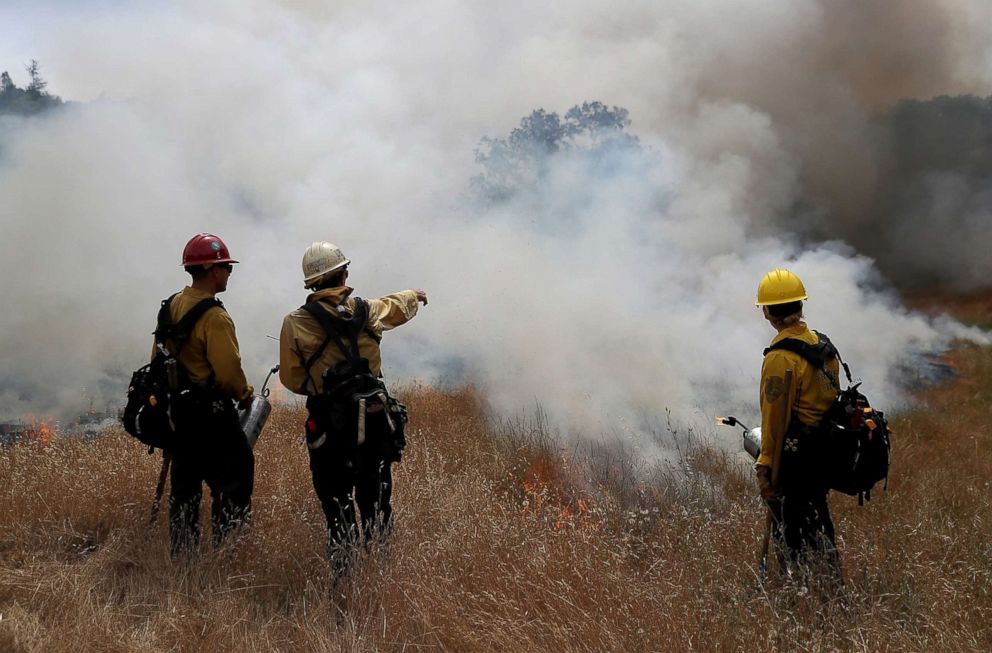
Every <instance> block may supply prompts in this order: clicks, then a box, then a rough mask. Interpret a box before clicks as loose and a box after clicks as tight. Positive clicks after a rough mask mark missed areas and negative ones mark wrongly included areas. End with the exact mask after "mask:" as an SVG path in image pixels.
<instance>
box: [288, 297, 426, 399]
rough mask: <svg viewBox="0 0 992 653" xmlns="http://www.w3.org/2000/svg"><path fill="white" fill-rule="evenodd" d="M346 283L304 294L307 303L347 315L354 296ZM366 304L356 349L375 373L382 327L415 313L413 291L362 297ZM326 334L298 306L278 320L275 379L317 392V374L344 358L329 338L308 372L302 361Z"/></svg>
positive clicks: (301, 391)
mask: <svg viewBox="0 0 992 653" xmlns="http://www.w3.org/2000/svg"><path fill="white" fill-rule="evenodd" d="M351 293H352V289H351V288H349V287H348V286H338V287H336V288H325V289H324V290H320V291H317V292H315V293H312V294H311V295H309V296H307V303H310V302H315V301H319V302H322V303H323V304H324V305H325V307H326V308H327V309H328V310H329V311H331V312H334V311H336V310H338V307H341V310H342V311H344V312H345V313H347V314H348V315H349V316H350V315H352V314H353V312H354V306H355V299H354V298H353V297H351V296H350V295H351ZM365 301H366V302H368V305H369V319H368V325H367V326H366V328H365V329H364V330H363V331H362V332H361V333H360V334H359V336H358V351H359V353H360V354H361V356H362V357H363V358H365V359H367V360H368V362H369V370H370V371H371V372H372V374H374V375H376V376H378V375H379V372H380V371H381V370H382V355H381V353H380V351H379V338H381V337H382V333H383V332H384V331H388V330H389V329H393V328H395V327H398V326H400V325H401V324H405V323H406V322H408V321H410V320H411V319H412V318H413V316H414V315H416V314H417V308H418V304H417V293H416V292H414V291H413V290H403V291H400V292H398V293H394V294H392V295H386V296H385V297H380V298H379V299H367V300H365ZM326 337H327V334H326V332H325V331H324V328H323V327H321V326H320V324H319V323H318V322H317V320H316V319H314V317H313V316H312V315H310V314H309V313H307V312H306V311H304V310H303V309H302V308H298V309H296V310H295V311H293V312H292V313H290V314H289V315H287V316H286V318H285V319H284V320H283V322H282V332H281V333H280V335H279V380H280V381H281V382H282V384H283V385H284V386H286V387H287V388H288V389H289V390H290V391H292V392H295V393H296V394H300V395H317V394H320V392H321V390H322V388H321V387H320V377H321V375H322V374H323V373H324V371H325V370H326V369H327V368H329V367H331V366H332V365H334V364H335V363H339V362H341V361H342V360H344V355H343V354H342V353H341V350H340V349H338V348H337V346H336V345H335V344H334V343H333V342H331V343H329V344H328V345H327V347H325V348H324V351H323V352H322V353H321V355H320V358H318V359H317V360H316V361H314V363H313V366H312V367H311V368H310V371H309V374H308V373H307V370H306V365H305V363H306V361H307V360H309V358H310V356H311V355H313V353H314V352H316V351H317V350H318V349H319V348H320V345H321V344H322V343H323V342H324V339H325V338H326Z"/></svg>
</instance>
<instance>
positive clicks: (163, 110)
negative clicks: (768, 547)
mask: <svg viewBox="0 0 992 653" xmlns="http://www.w3.org/2000/svg"><path fill="white" fill-rule="evenodd" d="M990 13H992V9H990V8H989V6H988V5H987V4H986V3H984V2H980V1H978V0H940V1H932V0H928V1H927V2H924V1H922V0H893V1H890V2H881V1H879V0H876V1H869V2H856V1H855V0H840V1H836V2H827V1H826V0H762V1H760V2H754V3H746V5H745V4H743V3H734V2H728V1H721V0H696V1H693V2H689V1H688V0H670V1H667V2H657V1H651V2H648V1H633V2H627V3H623V4H621V5H614V4H606V3H597V2H591V1H579V2H570V3H546V4H541V5H534V4H533V3H527V2H506V3H499V5H498V6H494V5H493V4H491V3H475V2H468V3H466V2H454V1H453V0H418V1H415V2H409V3H402V4H397V3H391V2H382V1H372V2H362V3H357V2H347V1H342V2H336V3H324V2H316V1H312V2H307V1H299V2H292V1H289V0H284V1H277V0H245V1H240V2H234V1H233V0H224V1H220V2H212V3H197V2H192V1H189V2H187V1H179V2H171V3H151V2H148V3H125V2H110V1H102V2H97V1H90V2H72V3H70V2H64V3H63V2H42V3H37V2H33V3H26V2H25V3H19V2H15V3H13V4H10V3H6V4H5V5H4V6H3V8H0V68H3V69H7V70H10V71H11V74H12V76H13V77H14V81H15V82H17V83H19V84H22V85H23V84H24V83H25V78H26V75H25V74H24V73H23V72H22V70H23V64H24V63H25V62H26V61H28V60H31V59H37V60H38V61H40V62H41V66H42V73H43V75H44V77H45V78H46V79H47V80H48V82H49V89H50V90H51V91H52V92H53V93H55V94H58V95H60V96H61V97H63V98H64V99H68V100H73V101H74V102H73V104H72V105H70V106H69V107H68V108H67V109H66V110H65V111H61V112H57V113H53V114H51V115H48V116H46V117H44V118H39V119H31V120H21V119H14V118H3V119H0V134H2V136H3V140H2V141H0V143H2V144H0V195H2V196H3V197H4V198H5V201H4V203H3V206H2V208H0V220H2V225H3V231H4V238H3V239H2V241H0V274H3V276H4V278H7V279H11V280H12V281H11V282H10V283H8V284H6V285H5V286H4V287H3V289H2V290H0V301H2V302H3V304H4V305H5V306H8V307H14V310H8V311H5V314H4V315H3V317H0V358H2V359H3V360H4V361H5V369H4V371H3V372H2V373H0V417H3V418H7V417H15V416H23V415H25V414H29V413H30V414H39V413H40V414H48V413H56V414H60V415H71V414H72V413H73V412H74V411H75V412H78V410H79V409H80V408H81V407H85V406H86V405H88V404H89V403H90V402H95V403H96V404H97V405H101V406H102V405H103V404H104V403H107V402H113V401H115V400H117V401H120V400H122V394H119V393H122V390H123V388H122V387H121V384H122V381H121V378H122V375H125V376H126V374H127V373H129V372H130V370H132V369H134V368H135V367H137V366H138V364H140V362H141V359H142V358H143V357H144V356H146V355H147V350H148V344H149V341H150V332H151V330H152V328H153V322H154V316H155V312H156V308H157V306H158V303H159V301H160V300H161V299H162V298H163V297H166V296H168V295H169V294H171V293H172V292H175V291H176V290H178V289H179V288H180V287H182V285H183V284H184V283H186V279H187V277H185V275H184V273H183V272H182V270H181V268H180V267H179V265H178V263H179V256H180V253H181V251H182V247H183V245H184V244H185V242H186V240H187V239H188V238H190V237H191V236H192V235H193V234H195V233H198V232H201V231H208V232H213V233H217V234H219V235H220V236H221V237H222V238H224V240H225V241H226V242H227V243H228V245H229V246H230V248H231V251H232V253H233V255H234V256H235V257H236V258H238V259H240V260H241V261H242V263H241V265H240V266H239V267H238V268H237V269H236V271H235V273H234V275H233V277H232V280H231V284H230V286H229V289H228V291H227V292H226V293H224V294H223V295H222V297H221V298H222V299H223V300H224V302H225V304H226V305H227V307H228V309H229V312H230V313H231V315H232V316H233V318H234V320H235V323H236V324H237V329H238V336H239V340H240V342H241V346H242V350H243V355H244V360H245V367H246V371H247V372H248V375H249V379H250V380H251V381H252V382H254V383H255V384H256V385H259V384H260V383H261V379H262V377H263V376H264V373H265V372H266V371H267V370H268V368H269V367H271V365H273V364H274V363H275V362H276V360H277V358H278V350H277V344H276V343H275V342H274V341H273V340H271V339H269V338H266V335H275V334H277V333H278V331H279V326H280V324H281V321H282V317H283V316H284V315H285V314H286V313H288V312H289V311H290V310H292V309H293V308H295V307H296V306H298V305H299V304H300V303H302V302H303V300H304V298H305V291H304V290H303V288H302V282H301V271H300V268H299V266H300V258H301V256H302V254H303V251H304V250H305V249H306V247H307V246H308V245H309V244H310V242H311V241H314V240H330V241H332V242H334V243H336V244H338V245H339V246H340V247H341V248H342V249H343V250H344V252H345V254H346V255H347V256H348V257H349V258H350V259H351V260H352V261H353V263H352V266H351V278H350V282H351V283H352V284H353V285H354V286H355V287H356V294H359V295H362V296H366V297H375V296H380V295H384V294H387V293H389V292H393V291H396V290H400V289H404V288H411V287H423V288H425V289H426V290H427V292H428V294H429V296H430V304H429V305H428V306H427V307H425V308H423V309H422V311H421V314H420V315H418V316H417V317H416V318H415V320H414V321H413V322H411V323H410V324H408V325H404V326H403V327H401V328H400V329H398V330H397V331H395V332H392V333H387V334H386V337H385V339H384V345H383V347H384V361H385V365H384V372H385V373H386V374H387V376H388V378H389V380H390V381H392V382H394V383H402V382H408V381H413V380H419V381H425V382H428V383H463V382H471V383H473V384H474V385H475V386H476V387H478V388H479V389H480V391H481V392H482V393H483V394H484V396H485V397H486V398H487V400H488V401H489V402H490V404H491V406H492V407H493V410H494V411H496V412H497V413H499V414H508V415H521V414H528V413H530V412H532V411H533V410H534V407H535V406H536V405H540V406H541V407H542V408H543V409H544V410H545V411H546V412H547V413H548V415H549V416H550V417H551V418H552V419H553V420H554V422H555V424H556V425H558V426H559V427H560V428H561V429H562V430H563V431H564V432H568V433H575V434H581V435H583V436H587V437H600V436H601V435H602V434H604V433H606V434H616V433H621V434H624V435H625V437H631V438H633V439H635V440H637V441H639V442H641V443H643V444H644V446H645V447H646V448H651V447H654V446H658V445H657V439H658V438H657V437H656V436H657V433H656V432H657V431H658V430H662V431H663V430H664V426H663V425H664V424H665V423H666V420H667V419H668V417H667V416H668V413H669V411H670V412H671V415H672V416H673V418H674V419H675V420H676V421H677V422H680V423H686V424H690V425H695V427H697V428H702V426H701V425H702V424H704V423H709V422H710V421H711V418H712V416H713V415H715V414H723V413H726V412H730V411H736V412H737V414H738V416H739V417H742V419H743V418H745V417H746V416H751V418H752V419H753V416H754V415H755V413H756V411H757V378H758V374H759V370H760V364H761V350H762V348H763V347H764V346H766V345H767V343H768V341H769V340H770V338H771V336H772V335H773V333H772V332H771V330H770V327H769V326H768V324H767V323H765V322H764V321H763V320H762V318H761V316H760V313H758V311H757V310H756V309H755V307H754V293H755V289H756V286H757V282H758V280H759V279H760V278H761V276H762V275H763V274H764V273H765V272H766V271H768V270H770V269H773V268H776V267H783V266H784V267H789V268H790V269H793V270H794V271H796V272H797V273H798V274H799V275H800V276H801V277H802V279H803V280H804V282H805V283H806V287H807V290H808V291H809V294H810V301H809V302H808V304H807V307H806V315H807V318H808V320H809V323H810V324H811V326H813V327H814V328H817V329H820V330H822V331H823V332H825V333H827V334H829V335H830V337H831V339H832V340H833V342H834V343H835V344H836V345H837V346H838V347H839V348H840V350H841V351H842V353H843V354H844V355H845V359H847V360H848V362H850V363H851V365H852V367H853V368H854V370H855V372H856V374H857V375H858V376H859V377H861V378H863V379H864V380H865V388H868V389H870V394H869V396H870V397H871V398H872V399H873V400H875V401H876V402H878V403H880V404H881V405H883V407H885V408H890V407H891V408H899V407H904V406H906V405H907V402H908V401H909V395H908V393H907V390H906V387H905V386H906V378H907V376H909V377H910V378H912V373H911V372H907V366H908V367H909V368H910V369H912V367H913V366H914V365H916V364H917V363H916V362H915V361H917V360H918V359H917V358H915V356H917V355H918V354H921V353H927V352H939V351H941V350H943V349H944V348H946V347H948V346H949V345H950V344H951V343H952V341H953V340H954V339H956V338H964V339H966V340H972V341H978V342H985V341H987V339H988V336H987V335H986V334H984V333H981V332H979V331H976V330H974V329H966V328H964V327H963V326H961V325H959V324H957V323H955V322H954V321H953V320H950V319H948V318H937V319H933V318H929V317H925V316H922V315H919V314H915V313H912V312H910V311H908V310H907V309H905V308H903V306H902V304H901V300H900V298H899V295H898V293H897V292H896V291H894V290H893V287H894V285H897V284H898V283H899V281H900V280H899V279H895V278H892V277H891V275H889V276H886V275H885V274H882V273H881V272H880V271H879V266H878V265H877V264H876V262H875V261H874V260H872V259H871V258H869V257H867V256H865V255H863V254H862V253H860V252H859V248H858V242H857V241H858V234H860V233H862V227H863V225H864V224H866V223H865V222H864V221H865V220H866V219H867V218H866V216H867V214H868V213H869V211H868V207H869V206H870V204H869V202H868V200H867V199H866V197H868V195H869V194H870V192H869V191H870V190H871V189H873V188H875V187H877V185H878V184H884V182H885V175H884V174H883V171H884V167H883V166H882V165H881V163H880V161H879V160H878V150H876V149H875V148H874V147H873V146H872V144H871V139H870V138H869V137H868V135H869V134H870V132H871V124H872V122H871V121H872V117H873V116H875V115H877V113H878V112H879V111H884V110H885V109H887V108H888V107H890V106H892V105H893V104H894V103H895V102H897V101H898V100H900V99H903V98H921V99H926V98H930V97H933V96H934V95H939V94H942V93H944V94H957V93H976V94H979V95H983V96H984V95H988V94H989V92H988V88H989V82H990V72H992V67H990V49H989V43H990V40H989V39H988V36H989V34H988V30H989V29H990V27H989V26H992V21H990V20H988V19H989V18H992V16H990V15H989V14H990ZM593 100H599V101H602V102H604V103H606V104H607V105H610V106H620V107H624V108H626V109H627V110H629V115H630V119H631V124H630V127H629V128H628V131H629V132H630V133H631V134H633V135H636V136H637V137H638V139H639V143H640V145H641V147H640V148H639V150H638V153H637V154H634V155H632V154H629V153H623V152H616V153H613V154H611V155H610V157H611V158H610V160H609V166H608V173H603V172H602V171H600V172H597V173H595V174H592V173H590V171H589V170H588V169H585V168H583V167H582V166H581V165H580V164H579V163H577V161H576V160H575V159H574V158H573V157H570V156H568V155H560V156H553V157H551V158H550V159H549V160H548V161H547V166H548V169H549V170H550V174H549V175H548V176H547V178H546V179H545V181H544V183H543V185H542V186H541V187H540V188H539V189H537V190H535V191H533V192H528V193H523V194H521V195H520V196H519V197H516V198H515V199H513V200H512V201H511V202H509V203H506V204H502V205H499V206H491V205H486V204H483V203H480V202H478V201H475V200H474V199H473V198H472V195H471V184H470V180H471V178H472V177H473V176H475V175H477V174H479V173H480V172H481V170H480V167H479V165H478V164H477V163H476V162H475V158H474V152H475V148H476V147H477V146H478V145H479V143H480V139H482V138H483V137H491V138H505V137H506V136H507V135H508V134H509V132H510V130H511V129H513V128H514V127H515V126H517V125H518V124H519V122H520V120H521V118H523V117H524V116H527V115H528V114H529V113H530V112H531V111H533V110H535V109H538V108H544V109H545V110H547V111H555V112H558V113H564V112H565V111H567V110H568V109H569V108H570V107H572V106H574V105H577V104H581V103H582V102H584V101H593ZM980 209H981V210H980V211H979V212H978V215H979V217H980V216H983V215H985V213H984V211H985V209H984V207H980ZM897 218H898V216H897ZM897 218H896V219H897ZM907 224H909V223H907ZM983 224H984V223H983V222H981V221H979V222H977V223H975V224H974V225H970V224H952V225H951V226H950V227H945V228H943V229H942V230H940V231H939V232H935V233H932V232H929V231H927V226H926V225H925V224H922V225H918V224H916V223H913V224H912V225H911V228H910V227H905V225H903V226H904V227H905V228H903V231H904V232H905V231H909V237H908V238H909V239H910V240H914V241H919V242H921V243H928V242H929V243H933V244H934V246H944V245H941V243H945V244H946V245H947V246H948V247H950V246H951V244H952V243H954V242H960V241H962V240H965V241H968V242H972V243H974V244H975V251H988V249H987V247H984V243H986V242H987V240H983V239H987V238H988V236H987V232H989V230H987V229H984V228H983V226H982V225H983ZM895 226H896V227H898V226H900V225H898V224H897V225H895ZM893 251H894V252H895V250H894V249H893ZM907 251H909V250H907ZM899 255H900V254H899V253H898V252H895V253H894V254H893V257H894V258H893V259H892V260H893V261H894V262H896V263H897V262H898V260H899V259H898V256H899ZM987 266H988V263H987V262H985V261H984V258H983V257H981V256H979V255H977V254H976V255H975V258H974V261H973V264H972V265H970V266H965V267H962V272H961V273H960V278H959V279H958V282H959V283H960V284H961V285H962V287H964V286H967V287H971V288H974V287H982V285H983V284H984V278H985V276H984V274H985V271H986V268H987ZM894 267H895V268H898V265H895V266H894ZM886 269H893V266H890V267H887V268H886ZM125 381H126V379H125ZM713 437H716V438H722V437H724V436H723V435H720V434H713ZM726 437H728V438H729V437H730V436H729V435H727V436H726Z"/></svg>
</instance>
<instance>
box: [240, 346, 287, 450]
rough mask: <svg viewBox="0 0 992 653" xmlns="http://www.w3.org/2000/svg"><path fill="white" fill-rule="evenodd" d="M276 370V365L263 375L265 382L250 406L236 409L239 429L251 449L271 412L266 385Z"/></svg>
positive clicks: (277, 369) (277, 367)
mask: <svg viewBox="0 0 992 653" xmlns="http://www.w3.org/2000/svg"><path fill="white" fill-rule="evenodd" d="M278 371H279V366H278V365H276V366H275V367H273V368H272V369H271V370H269V373H268V375H267V376H266V377H265V383H263V384H262V389H261V390H260V391H259V393H258V394H257V395H255V398H254V399H252V402H251V406H249V407H248V408H239V409H238V419H239V420H240V421H241V429H242V430H243V431H244V432H245V438H247V440H248V446H250V447H251V448H252V449H254V448H255V443H256V442H257V441H258V436H260V435H261V434H262V429H263V428H264V427H265V422H266V421H267V420H268V419H269V413H271V412H272V404H271V403H269V392H270V390H269V389H268V388H267V387H266V386H267V385H268V384H269V379H270V378H272V375H273V374H275V373H276V372H278Z"/></svg>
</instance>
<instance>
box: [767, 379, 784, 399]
mask: <svg viewBox="0 0 992 653" xmlns="http://www.w3.org/2000/svg"><path fill="white" fill-rule="evenodd" d="M764 393H765V401H767V402H768V403H770V404H772V403H775V402H776V401H778V400H779V399H781V398H782V395H784V394H785V379H783V378H782V377H780V376H770V377H768V379H766V380H765V389H764Z"/></svg>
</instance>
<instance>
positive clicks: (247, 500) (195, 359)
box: [152, 233, 255, 557]
mask: <svg viewBox="0 0 992 653" xmlns="http://www.w3.org/2000/svg"><path fill="white" fill-rule="evenodd" d="M237 262H238V261H236V260H234V259H233V258H231V254H230V252H229V251H228V249H227V245H225V244H224V241H222V240H221V239H220V238H218V237H217V236H215V235H213V234H207V233H201V234H197V235H196V236H193V238H191V239H190V240H189V242H188V243H186V247H185V248H184V249H183V257H182V266H183V268H184V269H185V270H186V272H187V273H189V275H190V277H191V278H192V281H191V283H190V285H189V286H186V287H185V288H183V289H182V290H180V291H179V292H178V293H176V294H175V295H173V296H172V297H170V298H169V299H168V300H166V301H165V302H163V308H162V311H161V312H160V314H159V322H160V327H159V328H161V324H162V321H163V319H167V320H171V322H172V324H180V323H181V322H182V321H183V317H184V316H187V315H189V316H190V317H193V319H194V321H193V323H192V325H191V327H190V328H189V332H188V337H187V338H186V340H185V341H184V342H183V343H182V345H181V349H180V350H179V366H180V367H181V368H182V373H183V376H184V381H185V382H186V383H187V384H188V385H189V390H188V392H184V393H183V394H182V401H181V403H180V404H179V405H177V406H176V407H175V408H174V410H175V414H174V419H175V422H176V440H175V446H174V447H172V448H171V451H169V452H168V453H169V454H170V455H171V456H172V460H171V467H172V470H171V483H170V491H169V536H170V544H171V552H172V555H173V557H177V556H179V555H180V554H183V553H188V552H190V551H193V550H195V549H196V547H197V544H198V542H199V524H198V522H199V516H200V500H201V498H202V496H203V484H204V483H206V484H207V487H209V488H210V493H211V499H212V502H211V523H212V526H213V540H214V544H215V545H218V544H220V542H221V541H222V539H223V538H224V537H225V536H226V535H227V534H228V533H229V532H231V531H232V530H234V529H235V528H236V527H238V526H240V525H241V524H243V523H245V522H246V521H247V520H248V517H249V514H250V511H251V493H252V488H253V485H254V478H255V458H254V456H253V454H252V451H251V447H249V446H248V442H247V441H246V440H245V436H244V432H243V431H242V430H241V425H240V423H239V422H238V414H237V411H236V409H235V403H238V404H240V405H241V406H248V405H250V404H251V401H252V398H253V397H254V389H253V388H252V386H251V385H249V384H248V381H247V380H246V378H245V373H244V370H243V369H242V367H241V352H240V349H239V347H238V338H237V336H236V334H235V331H234V321H233V320H232V319H231V316H230V315H228V313H227V311H226V310H225V309H224V306H223V304H221V303H220V301H218V300H217V299H216V295H217V294H218V293H221V292H224V291H225V290H227V283H228V280H229V279H230V277H231V272H232V271H233V270H234V264H235V263H237ZM188 321H189V320H188V319H187V320H186V322H188ZM167 345H168V347H169V349H170V350H172V351H175V343H171V342H170V343H167ZM154 355H155V352H154V351H153V352H152V356H153V357H154Z"/></svg>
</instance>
